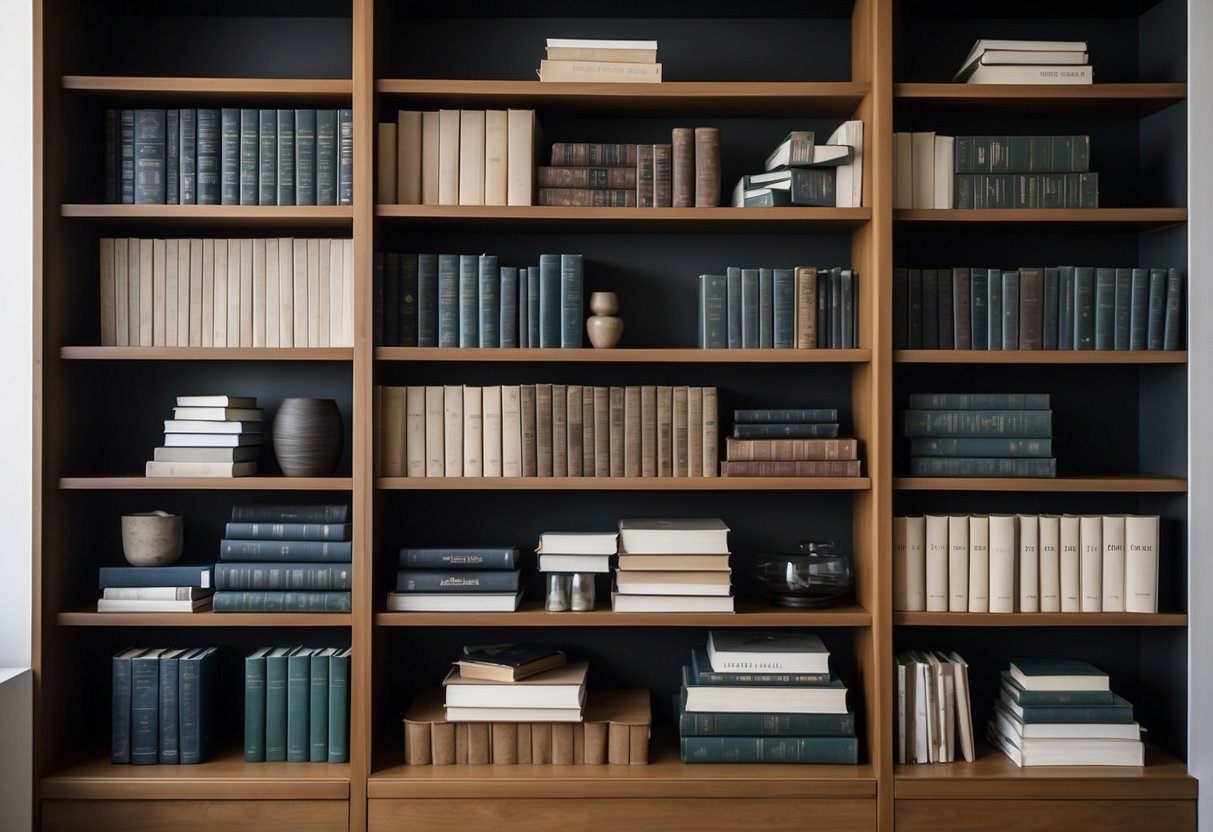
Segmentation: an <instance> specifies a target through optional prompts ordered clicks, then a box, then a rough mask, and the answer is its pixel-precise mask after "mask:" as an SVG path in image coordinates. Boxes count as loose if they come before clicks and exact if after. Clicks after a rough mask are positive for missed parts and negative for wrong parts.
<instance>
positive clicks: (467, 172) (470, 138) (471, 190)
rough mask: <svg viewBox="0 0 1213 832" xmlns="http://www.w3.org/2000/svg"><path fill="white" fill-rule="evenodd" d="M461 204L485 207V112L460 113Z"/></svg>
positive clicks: (466, 111)
mask: <svg viewBox="0 0 1213 832" xmlns="http://www.w3.org/2000/svg"><path fill="white" fill-rule="evenodd" d="M459 204H460V205H484V110H460V111H459Z"/></svg>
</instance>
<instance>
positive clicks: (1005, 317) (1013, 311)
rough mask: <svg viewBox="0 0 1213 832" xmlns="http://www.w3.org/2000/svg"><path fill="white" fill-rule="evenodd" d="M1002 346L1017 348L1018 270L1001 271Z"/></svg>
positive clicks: (1008, 348)
mask: <svg viewBox="0 0 1213 832" xmlns="http://www.w3.org/2000/svg"><path fill="white" fill-rule="evenodd" d="M1002 348H1003V349H1004V350H1017V349H1019V271H1018V270H1015V271H1009V272H1003V273H1002Z"/></svg>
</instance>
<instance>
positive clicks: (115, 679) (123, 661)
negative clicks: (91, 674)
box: [110, 647, 144, 765]
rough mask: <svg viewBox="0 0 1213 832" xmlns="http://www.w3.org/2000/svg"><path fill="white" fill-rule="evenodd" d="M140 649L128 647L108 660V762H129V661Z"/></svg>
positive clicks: (140, 651) (123, 763) (141, 649)
mask: <svg viewBox="0 0 1213 832" xmlns="http://www.w3.org/2000/svg"><path fill="white" fill-rule="evenodd" d="M143 650H144V648H142V647H128V648H126V649H125V650H122V651H121V652H118V653H115V654H114V657H113V659H111V660H110V686H111V695H110V706H111V710H110V762H111V763H115V764H122V765H125V764H127V763H129V762H130V761H131V659H133V658H134V657H135V656H138V655H139V654H140V653H142V652H143Z"/></svg>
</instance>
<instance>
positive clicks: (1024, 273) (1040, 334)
mask: <svg viewBox="0 0 1213 832" xmlns="http://www.w3.org/2000/svg"><path fill="white" fill-rule="evenodd" d="M1017 274H1018V281H1019V312H1018V315H1017V316H1016V318H1017V320H1016V324H1017V329H1018V332H1017V333H1016V341H1017V343H1018V346H1019V349H1021V350H1039V349H1043V348H1044V309H1043V308H1042V307H1043V306H1044V292H1045V287H1044V281H1045V275H1044V269H1040V268H1027V269H1020V270H1019V271H1018V273H1017ZM1004 340H1005V338H1004Z"/></svg>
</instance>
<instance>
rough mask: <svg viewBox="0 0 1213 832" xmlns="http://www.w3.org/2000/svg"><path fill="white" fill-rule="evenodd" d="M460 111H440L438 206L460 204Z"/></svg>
mask: <svg viewBox="0 0 1213 832" xmlns="http://www.w3.org/2000/svg"><path fill="white" fill-rule="evenodd" d="M459 117H460V113H459V111H458V110H439V111H438V204H439V205H458V204H459Z"/></svg>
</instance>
